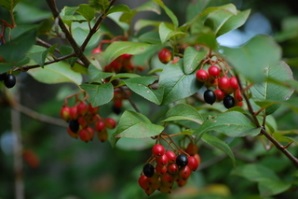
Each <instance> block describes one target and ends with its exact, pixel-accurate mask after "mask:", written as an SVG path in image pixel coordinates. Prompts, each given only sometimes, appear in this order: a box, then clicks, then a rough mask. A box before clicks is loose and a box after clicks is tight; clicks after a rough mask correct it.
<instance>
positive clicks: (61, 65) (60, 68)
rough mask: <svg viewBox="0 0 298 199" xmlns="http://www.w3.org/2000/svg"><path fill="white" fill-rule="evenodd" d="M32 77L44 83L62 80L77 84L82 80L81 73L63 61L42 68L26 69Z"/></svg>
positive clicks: (61, 81)
mask: <svg viewBox="0 0 298 199" xmlns="http://www.w3.org/2000/svg"><path fill="white" fill-rule="evenodd" d="M28 74H30V75H31V76H32V77H33V78H34V79H36V80H37V81H39V82H43V83H46V84H56V83H64V82H72V83H75V84H77V85H79V84H81V82H82V75H81V74H80V73H76V72H74V71H73V70H72V68H71V67H70V66H69V65H68V64H67V63H65V62H61V61H60V62H56V63H53V64H50V65H47V66H44V67H43V68H41V67H39V68H34V69H30V70H29V71H28Z"/></svg>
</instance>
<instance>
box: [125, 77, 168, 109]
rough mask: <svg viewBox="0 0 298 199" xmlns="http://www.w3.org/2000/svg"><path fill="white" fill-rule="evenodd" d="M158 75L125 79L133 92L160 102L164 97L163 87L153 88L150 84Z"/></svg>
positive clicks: (154, 101) (156, 102) (157, 102)
mask: <svg viewBox="0 0 298 199" xmlns="http://www.w3.org/2000/svg"><path fill="white" fill-rule="evenodd" d="M157 79H158V78H157V77H153V76H151V77H136V78H130V79H127V80H124V83H125V84H126V86H127V87H128V88H130V89H131V90H132V91H133V92H135V93H136V94H138V95H140V96H141V97H143V98H145V99H147V100H149V101H151V102H153V103H155V104H158V105H159V104H160V103H161V101H162V97H163V89H158V90H152V89H151V88H150V87H148V85H150V84H152V83H153V82H155V81H156V80H157Z"/></svg>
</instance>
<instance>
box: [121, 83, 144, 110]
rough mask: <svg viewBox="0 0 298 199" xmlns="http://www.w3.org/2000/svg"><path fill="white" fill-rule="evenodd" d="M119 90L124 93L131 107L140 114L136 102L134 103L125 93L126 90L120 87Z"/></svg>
mask: <svg viewBox="0 0 298 199" xmlns="http://www.w3.org/2000/svg"><path fill="white" fill-rule="evenodd" d="M119 89H120V90H121V92H122V93H123V95H124V96H125V98H126V99H127V100H128V101H129V103H130V105H131V106H132V107H133V109H134V110H135V111H136V112H138V113H140V109H139V108H138V107H137V105H136V104H135V103H134V101H132V99H131V98H130V97H129V96H128V95H127V93H126V92H125V90H124V89H123V88H122V87H121V86H120V87H119Z"/></svg>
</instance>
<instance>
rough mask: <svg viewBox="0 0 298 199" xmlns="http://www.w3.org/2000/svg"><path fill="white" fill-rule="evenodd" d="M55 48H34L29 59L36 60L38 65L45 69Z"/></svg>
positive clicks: (29, 54)
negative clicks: (45, 64)
mask: <svg viewBox="0 0 298 199" xmlns="http://www.w3.org/2000/svg"><path fill="white" fill-rule="evenodd" d="M55 48H56V46H55V45H53V46H51V47H50V48H44V47H41V46H33V47H32V48H31V49H30V51H29V53H28V57H29V58H30V59H32V60H34V62H35V63H36V64H39V65H40V66H41V67H43V66H44V63H45V61H46V58H47V55H48V53H53V52H54V50H55Z"/></svg>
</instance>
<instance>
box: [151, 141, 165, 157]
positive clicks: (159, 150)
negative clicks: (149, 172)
mask: <svg viewBox="0 0 298 199" xmlns="http://www.w3.org/2000/svg"><path fill="white" fill-rule="evenodd" d="M164 153H165V148H164V146H162V145H161V144H155V145H154V146H153V147H152V154H153V155H155V156H162V155H163V154H164Z"/></svg>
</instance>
